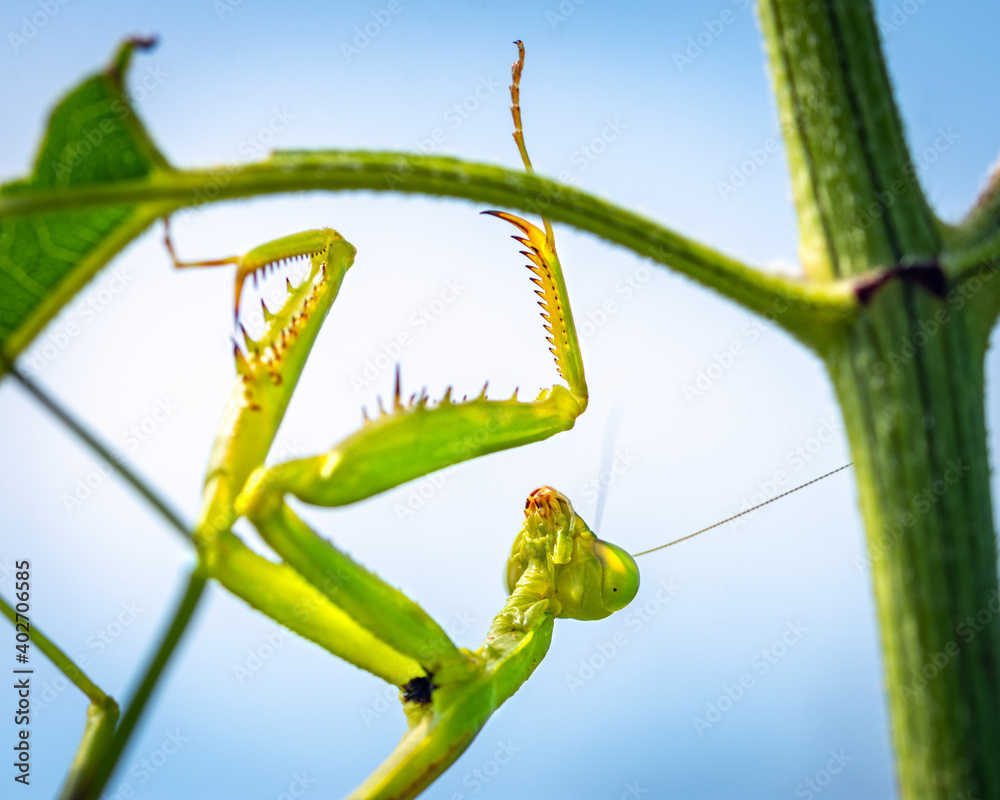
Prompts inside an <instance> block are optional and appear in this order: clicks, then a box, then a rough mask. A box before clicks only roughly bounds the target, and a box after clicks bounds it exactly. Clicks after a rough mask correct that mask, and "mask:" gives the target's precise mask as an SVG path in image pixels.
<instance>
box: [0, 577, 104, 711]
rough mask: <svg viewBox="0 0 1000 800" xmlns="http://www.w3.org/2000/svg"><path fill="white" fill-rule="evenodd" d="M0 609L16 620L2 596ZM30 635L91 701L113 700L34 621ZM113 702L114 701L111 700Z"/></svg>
mask: <svg viewBox="0 0 1000 800" xmlns="http://www.w3.org/2000/svg"><path fill="white" fill-rule="evenodd" d="M0 611H2V612H3V614H4V616H6V617H7V618H8V619H9V620H10V621H11V622H14V621H15V618H16V612H15V611H14V609H13V607H11V606H10V605H9V604H8V603H7V601H6V600H4V599H3V598H2V597H0ZM30 636H31V642H32V644H34V645H37V647H38V649H39V650H41V651H42V654H43V655H44V656H45V657H46V658H47V659H48V660H49V661H51V662H52V663H53V664H55V665H56V667H57V668H58V669H59V671H60V672H61V673H62V674H63V675H65V676H66V677H67V678H69V679H70V681H71V682H72V683H73V685H74V686H76V688H77V689H79V690H80V691H81V692H83V693H84V694H85V695H87V697H88V698H89V699H90V701H91V702H93V703H107V701H109V700H111V698H110V697H109V696H108V695H106V694H105V693H104V692H103V691H101V689H100V687H98V686H97V684H95V683H94V682H93V681H92V680H90V678H88V677H87V676H86V674H85V673H84V672H83V670H82V669H80V668H79V667H78V666H77V665H76V664H74V663H73V659H71V658H70V657H69V656H68V655H66V654H65V653H64V652H63V651H62V650H60V649H59V646H58V645H57V644H55V642H53V641H52V640H51V639H49V637H47V636H46V635H45V634H44V633H42V632H41V630H39V628H38V626H37V625H36V624H35V623H34V622H32V623H31V632H30ZM111 702H114V701H113V700H111Z"/></svg>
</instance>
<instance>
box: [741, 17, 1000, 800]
mask: <svg viewBox="0 0 1000 800" xmlns="http://www.w3.org/2000/svg"><path fill="white" fill-rule="evenodd" d="M760 8H761V19H762V23H763V27H764V32H765V35H766V37H767V42H768V52H769V56H770V60H771V67H772V73H773V74H774V78H775V84H776V87H775V88H776V91H777V94H778V101H779V106H780V108H781V112H782V117H783V120H784V121H785V123H786V124H785V125H784V126H783V130H784V133H785V138H786V142H787V145H788V152H789V162H790V164H791V166H792V170H793V175H792V180H793V187H794V191H795V200H796V206H797V209H798V213H799V227H800V231H801V235H802V257H803V261H804V262H805V264H806V268H807V270H808V271H809V272H810V274H811V275H812V276H813V277H815V278H827V279H829V278H835V277H845V278H847V277H856V276H859V275H862V274H864V273H869V272H874V273H876V274H875V276H874V280H873V281H872V282H870V284H869V289H870V291H865V292H859V293H858V301H859V313H858V316H857V317H856V318H855V320H854V321H852V322H851V323H850V324H849V325H848V326H846V328H845V329H844V330H843V331H842V332H841V333H839V334H837V335H836V336H834V338H833V339H832V341H831V342H830V343H829V345H828V346H825V347H823V348H821V349H820V352H821V354H822V356H823V358H824V360H825V362H826V365H827V368H828V370H829V372H830V375H831V377H832V380H833V383H834V386H835V388H836V391H837V394H838V397H839V400H840V403H841V407H842V409H843V414H844V421H845V425H846V428H847V433H848V437H849V439H850V444H851V451H852V455H853V457H854V463H855V467H856V473H857V479H858V490H859V496H860V501H861V510H862V514H863V516H864V521H865V527H866V530H867V536H868V549H869V558H870V566H871V571H872V578H873V582H874V587H875V596H876V602H877V605H878V614H879V623H880V628H881V636H882V648H883V656H884V660H885V665H884V668H885V674H886V684H887V689H888V694H889V698H888V699H889V706H890V711H891V715H892V730H893V740H894V743H895V748H896V758H897V774H898V780H899V784H900V792H901V795H902V797H904V798H920V800H925V799H926V798H940V800H944V798H952V799H954V798H957V797H967V798H971V797H983V798H985V797H1000V760H998V759H997V753H1000V670H998V666H1000V594H998V588H997V547H996V538H995V534H994V531H993V513H992V506H991V500H990V488H989V463H988V458H987V452H986V424H985V417H984V379H983V357H984V350H985V343H984V341H983V338H984V337H983V335H982V327H983V326H982V325H981V324H980V323H981V321H982V320H981V319H980V318H981V317H982V309H979V310H974V309H973V308H972V304H971V303H970V304H969V305H966V306H965V307H964V308H963V307H960V306H961V305H962V304H961V303H956V302H949V300H947V299H945V296H946V295H947V291H948V290H949V289H950V288H951V287H950V286H949V285H947V279H946V275H945V273H944V272H943V271H941V269H940V268H939V265H938V259H939V256H940V254H941V252H942V249H943V246H942V243H941V233H940V226H939V224H938V223H937V221H936V219H935V217H934V215H933V213H932V211H931V210H930V207H929V205H928V204H927V201H926V199H925V197H924V195H923V192H922V191H921V189H920V186H919V181H918V180H917V178H916V175H915V171H914V169H913V166H912V161H911V159H910V157H909V154H908V152H907V148H906V144H905V140H904V135H903V130H902V126H901V124H900V121H899V115H898V112H897V110H896V107H895V102H894V99H893V96H892V88H891V85H890V83H889V79H888V74H887V71H886V67H885V62H884V59H883V57H882V53H881V51H880V47H879V42H878V32H877V30H876V27H875V23H874V16H873V12H872V7H871V3H870V2H866V1H865V0H816V2H810V3H802V2H799V0H761V2H760ZM913 264H919V265H920V268H919V269H911V270H908V269H907V267H908V266H909V265H913Z"/></svg>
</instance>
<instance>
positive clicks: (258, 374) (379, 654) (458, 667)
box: [167, 49, 639, 797]
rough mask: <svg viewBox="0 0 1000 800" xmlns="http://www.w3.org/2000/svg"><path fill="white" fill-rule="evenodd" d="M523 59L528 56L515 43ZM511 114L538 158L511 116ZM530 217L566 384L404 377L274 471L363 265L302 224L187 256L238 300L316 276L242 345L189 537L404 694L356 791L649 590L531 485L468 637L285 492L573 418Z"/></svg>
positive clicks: (446, 749) (377, 472)
mask: <svg viewBox="0 0 1000 800" xmlns="http://www.w3.org/2000/svg"><path fill="white" fill-rule="evenodd" d="M520 54H521V58H522V59H523V49H522V50H521V51H520ZM521 63H522V61H521V60H519V61H518V63H517V64H515V68H514V85H513V86H512V96H513V98H514V102H515V105H514V111H515V124H516V128H517V130H516V133H515V139H516V140H517V143H518V147H519V149H520V150H521V152H522V155H523V157H524V160H525V164H526V166H527V167H528V168H529V169H530V162H529V161H528V159H527V153H526V151H525V150H524V144H523V137H522V136H521V132H520V124H519V123H520V120H519V116H520V115H519V112H518V110H517V83H518V79H519V77H520V66H521ZM489 213H492V214H495V215H496V216H498V217H501V218H502V219H505V220H507V221H509V222H511V223H512V224H514V225H515V226H516V227H518V228H519V229H520V231H521V233H522V234H524V235H523V237H515V238H517V239H518V241H519V242H521V243H522V244H523V245H524V246H525V248H526V249H525V250H524V251H522V252H523V253H524V254H525V255H526V256H527V257H528V258H529V259H530V261H531V264H530V265H529V269H530V270H531V271H532V272H533V277H532V281H533V282H534V283H535V284H536V286H537V289H536V293H537V294H538V296H539V297H540V302H539V305H540V306H541V307H542V315H543V317H544V319H545V323H546V325H545V327H546V329H547V330H548V332H549V334H550V335H549V338H548V341H549V343H550V344H551V352H552V353H553V355H554V356H555V360H556V365H557V367H558V370H559V373H560V375H561V376H562V377H563V378H564V379H565V381H566V383H567V386H561V385H556V386H553V387H552V388H551V389H547V390H543V391H542V392H540V393H539V395H538V396H537V398H535V399H534V400H533V401H529V402H525V401H520V400H518V398H517V396H516V393H515V395H514V397H511V398H509V399H506V400H493V399H489V398H487V397H486V392H485V389H484V391H483V393H482V394H481V395H480V396H478V397H476V398H473V399H472V400H468V401H466V400H463V401H461V402H457V401H454V400H452V398H451V396H450V392H449V393H446V394H445V396H444V397H443V398H442V399H441V400H440V401H437V402H431V401H430V399H429V398H428V397H427V396H426V394H424V393H421V395H420V396H419V397H417V396H414V397H411V398H410V399H409V400H408V401H404V400H403V399H402V397H401V394H400V387H399V379H398V373H397V383H396V391H395V394H394V399H393V403H392V406H391V408H390V409H388V410H383V411H382V412H381V413H380V415H379V416H378V417H376V418H375V419H372V420H368V419H366V421H365V424H364V425H363V426H362V428H361V429H360V430H358V431H357V432H356V433H355V434H353V435H351V436H349V437H348V438H347V439H345V440H344V441H342V442H341V443H340V444H338V445H336V446H335V447H333V448H332V449H331V450H329V451H327V452H326V453H322V454H319V455H316V456H313V457H309V458H302V459H297V460H293V461H288V462H285V463H281V464H277V465H275V466H272V467H265V466H264V463H265V460H266V457H267V454H268V451H269V450H270V447H271V444H272V442H273V440H274V437H275V434H276V432H277V430H278V426H279V425H280V423H281V421H282V418H283V416H284V413H285V410H286V408H287V406H288V403H289V400H290V399H291V396H292V393H293V392H294V389H295V386H296V383H297V381H298V379H299V377H300V375H301V373H302V370H303V368H304V366H305V363H306V360H307V358H308V355H309V352H310V349H311V347H312V345H313V343H314V341H315V339H316V337H317V335H318V333H319V330H320V327H321V325H322V323H323V320H324V319H325V318H326V316H327V314H328V313H329V312H330V310H331V308H332V306H333V302H334V300H335V299H336V297H337V294H338V292H339V291H340V288H341V285H342V284H343V282H344V281H345V278H346V276H347V273H348V271H349V270H350V268H351V267H352V265H353V263H354V257H355V253H356V251H355V248H354V247H353V246H352V245H351V244H349V243H348V242H347V241H346V240H345V239H344V238H343V237H342V236H340V234H338V233H337V232H336V231H333V230H330V229H322V230H317V231H307V232H304V233H301V234H296V235H293V236H288V237H284V238H282V239H278V240H275V241H273V242H270V243H268V244H265V245H262V246H260V247H257V248H254V249H253V250H251V251H250V252H249V253H247V254H246V255H244V256H242V257H236V258H227V259H220V260H215V261H207V262H179V261H177V259H176V256H175V255H174V251H173V247H172V245H171V244H170V242H169V235H168V238H167V246H168V249H169V252H170V254H171V256H172V257H173V258H174V262H175V264H176V265H177V266H180V267H197V266H217V265H223V264H234V265H236V267H237V274H236V291H235V304H236V311H237V314H238V311H239V302H240V296H241V293H242V288H243V284H244V282H245V281H246V279H247V278H248V277H250V276H251V275H253V276H255V277H256V275H257V274H258V273H259V272H262V271H265V270H267V269H271V268H273V266H274V265H276V264H278V263H280V262H283V261H288V260H292V259H298V258H308V259H309V260H310V271H309V275H308V276H307V277H306V279H305V280H304V281H302V283H300V285H299V286H297V287H292V286H291V284H288V288H289V294H288V297H287V299H286V300H285V302H284V304H282V306H281V307H280V308H279V309H277V310H274V311H271V310H268V309H267V308H266V307H265V326H264V332H263V334H262V335H261V336H260V337H259V338H257V339H250V338H249V336H246V334H245V332H244V336H245V341H244V348H243V349H241V348H240V347H239V346H237V347H236V348H235V359H236V370H237V377H236V381H235V385H234V387H233V390H232V392H231V394H230V397H229V400H228V402H227V405H226V409H225V412H224V414H223V419H222V422H221V424H220V427H219V431H218V434H217V437H216V441H215V444H214V447H213V450H212V454H211V457H210V460H209V466H208V470H207V474H206V477H205V483H204V490H203V499H202V509H201V512H200V514H199V517H198V520H197V523H196V526H195V532H194V535H195V540H196V542H197V544H198V548H199V555H200V558H201V561H202V563H203V564H204V566H205V569H206V571H207V573H208V574H209V575H210V576H211V577H213V578H215V579H216V580H218V581H219V582H220V583H221V584H222V585H224V586H225V587H226V588H227V589H229V590H230V591H231V592H233V593H234V594H236V595H238V596H239V597H241V598H243V599H244V600H245V601H246V602H248V603H249V604H250V605H251V606H253V607H255V608H257V609H259V610H261V611H262V612H264V613H265V614H267V615H268V616H270V617H271V618H272V619H274V620H276V621H277V622H279V623H281V624H283V625H285V626H286V627H288V628H289V629H291V630H293V631H295V632H296V633H298V634H300V635H302V636H304V637H305V638H307V639H310V640H312V641H314V642H316V643H317V644H319V645H320V646H322V647H324V648H325V649H327V650H329V651H330V652H331V653H333V654H335V655H337V656H339V657H341V658H343V659H345V660H347V661H349V662H351V663H352V664H355V665H356V666H358V667H361V668H362V669H365V670H368V671H369V672H371V673H373V674H374V675H377V676H378V677H380V678H383V679H384V680H386V681H388V682H390V683H393V684H395V685H396V686H399V687H400V690H401V696H402V700H403V704H404V710H405V712H406V716H407V720H408V725H409V728H408V731H407V733H406V735H405V736H404V737H403V740H402V741H401V742H400V744H399V745H398V746H397V748H396V750H395V751H394V752H393V754H392V755H391V756H390V757H389V758H388V759H387V760H386V762H384V763H383V765H382V766H381V767H380V768H379V769H378V770H377V771H376V772H375V773H373V775H372V776H371V777H370V778H369V779H368V780H367V781H366V782H365V783H364V784H363V785H362V786H361V787H359V788H358V789H357V791H356V793H355V795H354V796H356V797H411V796H414V795H416V794H417V793H419V792H420V791H421V790H422V789H423V788H425V787H426V786H427V785H428V784H429V783H430V782H431V781H433V780H434V778H436V777H437V775H439V774H440V773H441V772H442V771H443V770H444V769H446V768H447V767H448V766H449V765H450V764H451V763H452V762H453V761H454V760H455V758H457V757H458V755H460V754H461V752H462V751H463V750H464V749H465V748H466V747H467V746H468V744H469V743H470V742H471V741H472V739H473V738H474V737H475V736H476V734H477V733H478V731H479V730H480V728H481V727H482V725H483V724H484V723H485V722H486V720H487V719H488V718H489V716H490V715H491V714H492V713H493V711H495V710H496V708H498V707H499V705H500V704H502V703H503V702H504V701H505V700H506V699H507V698H508V697H510V695H512V694H513V693H514V692H515V691H516V690H517V688H518V687H519V686H520V685H521V684H522V683H523V682H524V680H526V679H527V678H528V676H529V675H530V674H531V672H532V671H533V669H534V668H535V666H536V665H537V664H538V663H539V661H540V660H541V659H542V657H543V656H544V655H545V653H546V651H547V650H548V646H549V642H550V640H551V635H552V626H553V621H554V619H555V618H556V617H569V618H575V619H600V618H603V617H606V616H608V615H609V614H611V613H613V612H614V611H616V610H619V609H621V608H623V607H624V606H626V605H627V604H628V603H629V602H630V601H631V600H632V598H633V597H634V596H635V594H636V592H637V591H638V585H639V577H638V570H637V568H636V566H635V562H634V561H633V560H632V559H631V557H630V556H629V555H628V554H627V553H625V551H623V550H621V549H620V548H618V547H616V546H614V545H611V544H608V543H606V542H602V541H601V540H600V539H598V538H597V537H596V536H595V535H594V534H593V532H592V531H590V529H589V528H588V527H587V525H586V523H584V521H583V520H582V519H581V518H580V517H579V516H577V515H576V513H575V512H574V511H573V508H572V505H571V504H570V501H569V500H568V499H567V498H566V497H565V496H563V495H562V494H560V493H559V492H557V491H556V490H554V489H552V488H550V487H542V488H541V489H538V490H536V491H535V492H533V493H532V494H531V495H530V496H529V498H528V501H527V503H526V506H525V520H524V524H523V526H522V529H521V531H520V533H519V534H518V536H517V538H516V540H515V543H514V546H513V549H512V551H511V555H510V558H509V560H508V566H507V570H506V577H507V588H508V591H509V594H510V596H509V598H508V600H507V602H506V604H505V605H504V607H503V609H502V610H501V611H500V613H499V614H498V615H497V616H496V618H495V619H494V621H493V624H492V626H491V628H490V631H489V633H488V635H487V637H486V640H485V642H484V643H483V645H482V646H481V647H480V648H479V649H478V650H476V651H474V652H472V651H469V650H465V649H462V648H459V647H457V646H456V645H455V644H454V643H453V642H452V641H451V640H450V638H449V637H448V636H447V634H446V633H445V632H444V631H443V630H442V628H441V627H440V626H439V625H438V624H437V623H436V622H435V621H434V620H433V619H431V617H430V616H428V615H427V613H426V612H425V611H424V610H423V609H422V608H421V607H420V606H419V605H418V604H417V603H415V602H413V601H412V600H410V599H409V598H408V597H406V596H405V595H404V594H402V593H401V592H400V591H398V590H397V589H395V588H393V587H392V586H391V585H389V584H388V583H386V582H385V581H383V580H382V579H381V578H379V577H377V576H376V575H375V574H373V573H372V572H370V571H369V570H367V569H366V568H365V567H363V566H361V565H360V564H357V563H356V562H354V561H353V560H352V559H351V558H349V557H348V556H347V555H346V554H344V553H343V552H341V551H340V550H338V549H337V548H336V547H334V546H333V545H332V544H330V543H329V542H327V541H325V540H323V539H322V538H321V537H320V536H319V535H317V534H316V533H315V532H314V531H312V530H311V529H310V528H309V527H308V525H306V524H305V523H304V522H303V521H302V520H301V519H300V518H299V517H298V516H297V515H296V514H295V512H294V511H293V510H292V509H291V508H290V507H289V505H288V504H287V503H286V502H285V498H286V496H288V495H292V496H294V497H296V498H297V499H298V500H301V501H303V502H306V503H309V504H312V505H320V506H340V505H345V504H349V503H354V502H357V501H359V500H362V499H364V498H366V497H370V496H372V495H375V494H377V493H379V492H382V491H385V490H387V489H389V488H392V487H394V486H398V485H399V484H401V483H404V482H406V481H409V480H412V479H414V478H417V477H420V476H422V475H425V474H427V473H430V472H433V471H435V470H438V469H442V468H444V467H448V466H450V465H452V464H456V463H458V462H461V461H465V460H468V459H471V458H476V457H478V456H481V455H485V454H487V453H492V452H495V451H498V450H504V449H508V448H511V447H517V446H519V445H522V444H527V443H530V442H535V441H539V440H541V439H544V438H547V437H549V436H551V435H553V434H554V433H557V432H559V431H563V430H566V429H568V428H570V427H572V425H573V423H574V420H575V419H576V417H577V416H579V414H581V413H582V412H583V411H584V410H585V409H586V406H587V386H586V381H585V378H584V372H583V364H582V360H581V358H580V350H579V345H578V342H577V337H576V331H575V328H574V325H573V318H572V313H571V311H570V307H569V303H568V298H567V294H566V287H565V282H564V280H563V276H562V269H561V267H560V264H559V260H558V257H557V255H556V251H555V245H554V239H553V235H552V231H551V227H550V226H549V225H548V223H547V221H546V226H545V227H546V231H544V232H543V231H542V230H540V229H538V228H537V227H535V226H534V225H532V224H531V223H529V222H527V221H525V220H523V219H520V218H518V217H514V216H513V215H510V214H506V213H504V212H489ZM240 516H245V517H246V518H247V519H249V520H250V522H251V523H252V524H253V525H254V527H255V528H256V529H257V530H258V532H259V533H260V535H261V537H262V538H263V539H264V541H266V542H267V544H268V545H269V546H270V547H271V548H272V549H273V550H274V552H275V553H276V554H277V555H278V556H279V557H280V559H281V563H275V562H273V561H270V560H267V559H265V558H263V557H261V556H258V555H257V554H255V553H254V552H253V551H251V550H250V549H249V548H248V547H247V546H246V545H245V544H244V543H243V542H242V541H241V540H240V539H239V538H238V537H237V536H236V535H235V534H234V533H233V532H232V526H233V524H234V522H235V521H236V519H237V518H238V517H240Z"/></svg>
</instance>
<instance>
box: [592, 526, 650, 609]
mask: <svg viewBox="0 0 1000 800" xmlns="http://www.w3.org/2000/svg"><path fill="white" fill-rule="evenodd" d="M594 554H595V555H596V556H597V560H598V561H600V562H601V601H602V602H603V604H604V607H605V608H607V610H608V614H613V613H614V612H616V611H620V610H621V609H623V608H625V606H627V605H628V604H629V603H631V602H632V600H634V599H635V595H636V593H637V592H638V591H639V568H638V567H637V566H636V564H635V560H634V559H633V558H632V556H630V555H629V554H628V553H626V552H625V551H624V550H622V548H620V547H619V546H618V545H616V544H611V542H605V541H602V540H601V539H598V540H597V541H596V542H595V543H594Z"/></svg>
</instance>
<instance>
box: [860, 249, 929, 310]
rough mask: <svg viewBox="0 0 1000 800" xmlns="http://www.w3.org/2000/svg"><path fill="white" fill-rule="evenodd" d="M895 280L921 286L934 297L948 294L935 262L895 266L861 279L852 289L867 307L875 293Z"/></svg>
mask: <svg viewBox="0 0 1000 800" xmlns="http://www.w3.org/2000/svg"><path fill="white" fill-rule="evenodd" d="M895 278H899V279H900V280H903V281H908V282H909V283H915V284H917V285H918V286H923V287H924V288H925V289H926V290H927V291H928V292H930V293H931V294H932V295H934V296H935V297H942V298H943V297H944V296H945V295H946V294H947V293H948V279H947V278H946V277H945V275H944V271H943V270H942V269H941V265H940V264H938V262H937V261H936V260H935V261H929V262H927V263H924V264H896V265H895V266H892V267H889V268H888V269H884V270H882V271H881V272H878V273H876V274H875V275H872V276H871V277H869V278H862V279H861V280H860V281H858V283H857V285H855V287H854V294H855V296H856V297H857V298H858V302H859V303H861V305H862V306H867V305H868V304H869V303H871V301H872V298H874V297H875V293H876V292H877V291H878V290H879V289H881V288H882V287H883V286H885V285H886V284H887V283H888V282H889V281H891V280H893V279H895Z"/></svg>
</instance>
